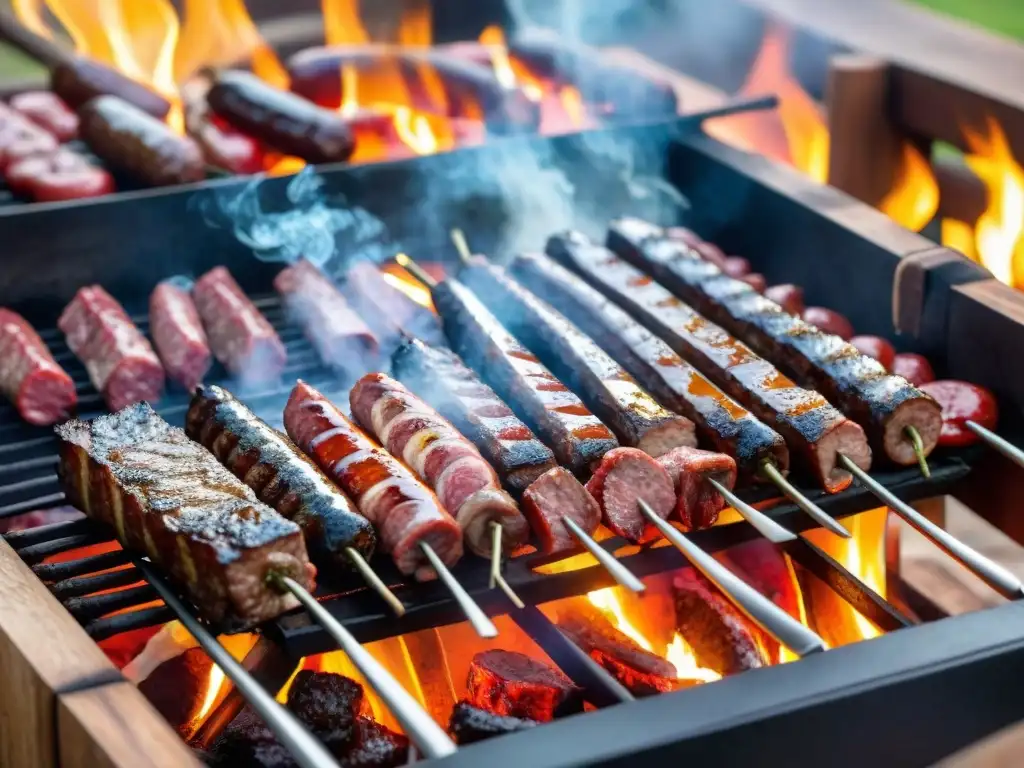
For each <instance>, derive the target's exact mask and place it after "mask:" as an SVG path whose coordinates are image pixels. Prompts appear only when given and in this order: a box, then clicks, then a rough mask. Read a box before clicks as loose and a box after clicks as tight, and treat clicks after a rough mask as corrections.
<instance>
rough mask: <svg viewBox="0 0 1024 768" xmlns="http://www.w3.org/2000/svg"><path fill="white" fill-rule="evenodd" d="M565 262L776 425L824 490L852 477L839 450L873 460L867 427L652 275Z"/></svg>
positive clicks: (617, 264)
mask: <svg viewBox="0 0 1024 768" xmlns="http://www.w3.org/2000/svg"><path fill="white" fill-rule="evenodd" d="M580 255H581V254H579V253H577V254H576V256H577V257H578V256H580ZM564 263H565V264H566V266H568V267H569V268H570V269H572V270H573V271H575V272H576V273H577V274H579V275H580V276H581V277H582V278H583V279H584V280H586V281H587V282H588V283H590V284H591V285H592V286H594V287H595V288H596V289H597V290H599V291H601V293H603V294H604V295H605V296H607V297H609V298H610V299H612V300H613V301H615V302H616V303H617V304H618V305H619V306H621V307H622V308H623V309H625V310H626V311H627V312H629V313H630V314H631V315H632V316H633V317H634V318H636V319H637V320H638V321H639V322H641V323H643V325H645V326H646V327H647V328H648V329H649V330H651V331H652V332H654V333H656V334H658V336H660V337H661V338H662V339H664V340H665V342H666V343H667V344H668V345H669V346H670V347H672V349H674V350H675V351H676V353H677V354H679V355H681V356H682V357H684V358H686V359H687V360H689V361H690V362H691V363H693V365H694V366H695V367H696V368H697V369H698V370H699V371H700V372H701V373H703V374H704V375H705V376H707V377H708V378H709V379H711V380H712V381H713V382H714V383H715V384H717V385H718V386H719V387H721V388H722V391H724V392H725V393H726V394H728V395H729V396H730V397H733V398H734V399H736V400H738V401H739V402H740V403H742V404H743V405H744V406H745V407H747V408H749V409H750V411H751V412H752V413H754V414H755V415H756V416H757V417H758V418H759V419H761V420H762V421H764V422H765V423H766V424H768V425H769V426H771V427H772V428H774V429H775V430H776V431H777V432H778V433H779V434H780V435H782V437H783V438H784V439H785V440H786V444H787V445H788V446H789V449H790V451H794V452H795V453H796V455H797V456H799V457H800V458H801V459H802V460H803V461H804V463H805V465H806V467H807V468H808V469H809V470H810V471H811V472H812V473H813V474H814V476H815V477H816V478H817V479H818V481H819V482H820V483H821V484H822V486H823V487H824V488H825V489H826V490H828V491H829V492H832V493H835V492H838V491H841V490H843V489H844V488H846V487H847V486H848V485H849V484H850V483H851V482H852V481H853V477H852V476H851V475H850V473H849V472H847V471H846V470H844V469H842V468H841V467H840V465H839V463H838V461H839V459H838V457H839V454H840V453H842V454H844V455H846V456H849V457H850V459H851V460H853V461H854V462H855V463H856V464H857V466H859V467H861V468H863V469H867V468H868V467H870V465H871V449H870V447H869V446H868V443H867V438H866V437H865V436H864V430H862V429H861V428H860V427H859V426H858V425H857V424H855V423H854V422H852V421H850V420H849V419H847V418H846V417H845V416H843V414H841V413H840V412H839V411H838V410H836V409H835V408H833V407H832V406H831V405H830V404H829V403H828V401H827V400H826V399H825V398H824V397H822V396H821V395H819V394H818V393H817V392H812V391H809V390H805V389H801V388H800V387H798V386H796V384H794V383H793V382H792V381H790V380H789V379H788V378H786V377H785V376H784V375H783V374H782V373H780V372H779V371H778V370H777V369H776V368H775V366H773V365H772V364H771V363H769V362H768V361H767V360H763V359H762V358H760V357H758V356H757V355H756V354H754V353H753V352H752V351H751V350H750V348H749V347H747V346H746V345H744V344H743V343H742V342H740V341H737V340H736V339H734V338H733V337H732V336H730V335H729V334H728V333H726V332H725V331H723V330H722V329H721V328H719V327H718V326H717V325H714V324H713V323H711V322H710V321H708V320H706V319H705V318H704V317H702V316H701V315H699V314H697V313H696V312H695V311H693V310H692V309H691V308H690V307H688V306H687V305H686V304H684V303H683V302H682V300H680V299H678V298H676V297H675V296H673V295H672V293H671V292H670V291H669V290H668V289H667V288H665V286H663V285H661V284H660V283H657V282H655V281H654V280H653V279H652V278H651V277H650V276H649V275H645V274H644V273H643V272H641V271H640V270H638V269H636V268H635V267H633V266H631V265H630V264H627V263H626V262H624V261H622V260H621V259H619V258H616V257H614V256H607V257H604V258H601V259H583V258H571V259H570V258H566V259H565V262H564Z"/></svg>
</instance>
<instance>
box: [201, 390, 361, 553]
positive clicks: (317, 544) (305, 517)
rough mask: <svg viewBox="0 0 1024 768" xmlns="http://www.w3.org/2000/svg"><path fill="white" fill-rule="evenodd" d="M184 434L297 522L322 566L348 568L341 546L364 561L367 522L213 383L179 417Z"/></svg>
mask: <svg viewBox="0 0 1024 768" xmlns="http://www.w3.org/2000/svg"><path fill="white" fill-rule="evenodd" d="M185 432H186V434H188V436H189V437H191V438H192V439H193V440H195V441H196V442H197V443H200V444H201V445H205V446H206V447H207V448H208V449H209V450H210V451H211V452H212V453H213V455H214V456H216V457H217V459H218V460H219V461H220V462H221V463H223V464H224V466H226V467H227V468H228V469H230V470H231V471H232V472H234V474H235V476H236V477H238V478H239V479H240V480H242V481H243V482H244V483H245V484H246V485H248V486H249V487H250V488H252V489H253V490H254V491H255V492H256V495H257V496H258V497H259V499H260V501H262V502H263V503H265V504H269V505H270V506H271V507H273V508H274V509H276V510H277V511H278V512H280V513H281V514H282V515H284V516H285V517H287V518H288V519H289V520H293V521H294V522H296V523H298V525H299V527H300V528H302V532H303V534H304V535H305V537H306V544H307V546H308V547H309V549H310V553H311V554H312V556H313V557H314V560H315V561H316V563H317V564H318V565H320V566H321V567H322V568H324V567H329V566H340V567H343V568H351V561H350V560H349V558H348V556H347V554H346V552H345V550H346V549H347V548H348V547H352V548H353V549H356V550H358V551H359V552H360V553H361V554H362V555H363V556H364V557H366V558H367V559H369V558H370V557H371V556H372V555H373V550H374V548H375V547H376V545H377V534H376V533H375V532H374V530H373V526H372V525H371V524H370V521H369V520H367V519H366V518H365V517H363V516H362V515H360V514H359V513H358V512H357V511H356V510H355V507H353V506H352V502H351V501H349V499H348V497H347V496H345V494H343V493H342V492H341V491H339V490H338V488H337V487H336V486H335V485H334V484H333V483H332V482H331V481H330V480H329V479H328V478H327V477H326V476H325V475H324V473H323V472H321V471H320V469H319V468H318V467H317V466H316V465H315V464H314V463H313V462H311V461H310V460H309V459H308V458H306V456H305V455H304V454H303V453H302V452H301V451H300V450H299V449H298V448H297V447H296V446H295V444H294V443H292V441H291V440H289V439H288V438H287V437H285V436H284V435H282V434H281V433H280V432H278V431H277V430H276V429H273V428H272V427H270V425H268V424H267V423H266V422H264V421H263V420H262V419H260V418H259V417H258V416H256V414H254V413H253V412H252V411H250V410H249V409H248V408H247V407H246V406H245V405H244V404H243V403H241V402H240V401H239V400H237V399H236V398H235V397H234V396H233V395H232V394H231V393H230V392H228V391H227V390H226V389H223V388H222V387H217V386H212V385H210V386H200V387H197V388H196V392H195V394H194V395H193V396H192V403H191V404H190V406H189V409H188V414H187V415H186V416H185Z"/></svg>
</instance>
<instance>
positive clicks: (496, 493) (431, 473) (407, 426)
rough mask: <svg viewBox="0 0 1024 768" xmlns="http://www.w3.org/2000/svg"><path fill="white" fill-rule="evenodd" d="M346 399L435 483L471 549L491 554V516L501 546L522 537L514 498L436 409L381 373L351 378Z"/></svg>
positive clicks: (389, 445) (516, 542)
mask: <svg viewBox="0 0 1024 768" xmlns="http://www.w3.org/2000/svg"><path fill="white" fill-rule="evenodd" d="M349 402H350V404H351V406H352V414H353V415H354V416H355V418H356V420H357V421H358V422H359V423H360V424H362V425H363V426H364V427H366V428H367V429H369V430H372V432H373V434H375V435H376V436H377V438H378V439H379V440H380V441H381V443H382V444H383V445H384V446H386V447H387V449H388V451H389V452H390V453H391V454H392V455H394V456H401V457H402V460H403V461H404V462H405V464H406V465H407V466H408V467H411V468H412V470H413V471H414V472H415V473H416V474H417V475H418V476H419V477H420V479H422V480H423V481H424V482H425V483H427V485H429V486H430V487H432V488H433V489H434V492H435V493H437V497H438V499H440V500H441V504H443V505H444V508H445V509H447V510H448V512H449V513H451V514H452V515H453V516H454V517H455V519H456V521H457V522H458V523H459V526H460V527H461V528H462V535H463V538H464V540H465V544H466V546H467V547H469V548H470V549H471V550H472V551H473V552H475V553H476V554H478V555H480V556H482V557H489V556H490V554H491V541H492V539H491V535H490V524H491V523H492V522H494V523H498V524H499V525H501V527H502V528H503V529H504V537H503V538H502V548H503V549H505V550H506V551H508V552H511V551H513V550H514V549H516V548H517V547H519V546H520V545H522V544H524V543H525V542H526V538H527V536H529V533H530V528H529V525H528V524H527V522H526V519H525V518H524V517H523V515H522V513H520V511H519V507H518V506H517V505H516V502H515V501H514V500H513V499H512V497H511V496H509V495H508V494H507V493H505V492H504V491H503V490H501V483H500V481H499V480H498V476H497V475H496V474H495V472H494V469H493V468H492V467H491V465H490V464H488V463H487V461H486V460H485V459H484V457H483V456H481V455H480V451H478V450H477V449H476V446H475V445H473V443H471V442H470V441H469V440H467V439H466V438H465V437H463V436H462V435H461V434H459V432H458V430H457V429H455V427H454V426H452V424H451V422H449V421H448V420H447V419H445V418H444V417H443V416H442V415H441V414H439V413H438V412H437V411H435V410H434V409H433V408H431V407H430V406H429V405H427V404H426V403H425V402H423V400H421V399H420V398H418V397H417V396H416V395H414V394H413V393H412V392H410V391H409V390H408V389H406V388H405V386H403V385H402V384H400V383H399V382H397V381H395V380H394V379H392V378H390V377H388V376H385V375H384V374H382V373H370V374H367V375H366V376H364V377H363V378H361V379H360V380H359V381H358V382H356V385H355V386H354V387H353V388H352V391H351V392H350V393H349Z"/></svg>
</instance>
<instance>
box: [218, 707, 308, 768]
mask: <svg viewBox="0 0 1024 768" xmlns="http://www.w3.org/2000/svg"><path fill="white" fill-rule="evenodd" d="M208 757H209V763H208V764H209V765H211V766H214V767H215V768H241V766H245V768H298V765H299V764H298V763H296V762H295V759H294V758H293V757H292V756H291V754H290V753H289V752H288V749H287V748H286V747H285V746H284V745H283V744H281V743H280V742H279V741H278V740H277V737H276V736H275V735H274V732H273V731H271V730H270V729H269V728H267V726H265V725H264V724H263V722H262V721H261V720H260V719H259V717H258V716H257V715H256V713H255V712H253V711H252V710H250V709H244V710H242V713H241V714H240V715H239V716H238V717H236V718H235V719H234V721H233V722H232V723H231V725H229V726H228V727H227V728H226V729H225V730H224V733H223V734H221V737H220V738H219V739H217V742H216V743H215V744H214V745H213V749H211V750H210V752H209V755H208Z"/></svg>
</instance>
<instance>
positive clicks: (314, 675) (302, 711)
mask: <svg viewBox="0 0 1024 768" xmlns="http://www.w3.org/2000/svg"><path fill="white" fill-rule="evenodd" d="M362 706H363V687H362V686H361V685H360V684H359V683H357V682H356V681H355V680H351V679H349V678H347V677H343V676H342V675H333V674H330V673H328V672H311V671H309V670H307V669H304V670H302V671H301V672H299V674H297V675H296V676H295V680H294V681H293V682H292V687H291V688H290V689H289V691H288V709H290V710H291V711H292V712H293V713H294V714H295V716H296V717H297V718H299V720H301V721H302V722H303V723H305V724H306V726H308V727H309V729H310V730H312V731H314V732H315V733H320V734H325V735H329V736H330V739H329V740H330V742H331V743H332V744H333V745H338V746H343V745H345V744H349V743H351V742H352V739H353V736H354V733H355V724H356V718H357V717H358V716H359V712H360V711H361V709H362ZM326 740H327V739H325V741H326Z"/></svg>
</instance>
